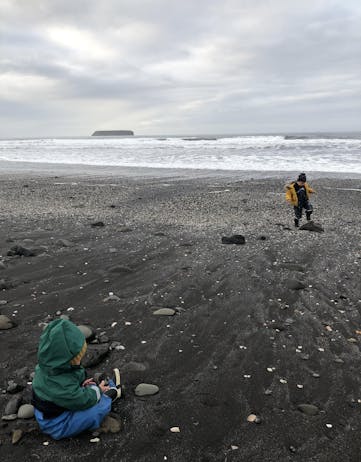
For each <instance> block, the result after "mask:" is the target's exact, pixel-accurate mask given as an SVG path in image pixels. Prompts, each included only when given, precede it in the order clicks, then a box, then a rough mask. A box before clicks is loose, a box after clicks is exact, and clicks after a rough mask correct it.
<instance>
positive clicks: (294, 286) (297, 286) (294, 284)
mask: <svg viewBox="0 0 361 462" xmlns="http://www.w3.org/2000/svg"><path fill="white" fill-rule="evenodd" d="M286 286H287V287H288V288H289V289H291V290H302V289H305V288H306V286H305V285H304V284H303V283H302V282H301V281H298V280H297V279H287V281H286Z"/></svg>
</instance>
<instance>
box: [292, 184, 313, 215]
mask: <svg viewBox="0 0 361 462" xmlns="http://www.w3.org/2000/svg"><path fill="white" fill-rule="evenodd" d="M297 197H298V205H297V206H295V207H293V209H294V211H295V217H296V218H297V220H300V219H301V218H302V210H303V209H305V210H306V217H307V220H309V219H310V217H311V213H312V212H313V207H312V205H311V204H310V202H309V200H308V199H307V195H306V192H305V191H304V190H300V191H298V193H297Z"/></svg>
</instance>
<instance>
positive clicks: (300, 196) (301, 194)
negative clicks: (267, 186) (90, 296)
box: [286, 173, 315, 227]
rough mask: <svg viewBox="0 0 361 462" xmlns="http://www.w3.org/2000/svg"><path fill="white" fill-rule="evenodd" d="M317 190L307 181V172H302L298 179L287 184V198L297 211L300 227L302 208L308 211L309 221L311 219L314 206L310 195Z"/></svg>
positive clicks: (307, 217) (297, 223)
mask: <svg viewBox="0 0 361 462" xmlns="http://www.w3.org/2000/svg"><path fill="white" fill-rule="evenodd" d="M314 192H315V191H314V190H313V189H312V188H311V187H310V185H309V184H308V183H307V182H306V174H305V173H300V174H299V175H298V178H297V181H294V182H292V183H290V184H288V185H287V186H286V200H287V201H288V202H289V203H290V204H291V205H293V209H294V212H295V226H296V227H298V226H299V223H300V219H301V218H302V210H303V209H305V211H306V219H307V221H309V220H311V214H312V212H313V207H312V205H311V204H310V202H309V198H310V195H311V194H312V193H314Z"/></svg>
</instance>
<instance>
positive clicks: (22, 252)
mask: <svg viewBox="0 0 361 462" xmlns="http://www.w3.org/2000/svg"><path fill="white" fill-rule="evenodd" d="M7 254H8V256H9V257H14V256H15V255H19V256H20V257H35V252H34V251H33V250H32V249H27V248H26V247H23V246H21V245H14V246H13V247H11V249H10V250H9V251H8V253H7Z"/></svg>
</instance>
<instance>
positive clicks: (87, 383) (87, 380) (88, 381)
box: [81, 377, 96, 387]
mask: <svg viewBox="0 0 361 462" xmlns="http://www.w3.org/2000/svg"><path fill="white" fill-rule="evenodd" d="M87 385H96V383H95V382H94V379H93V377H91V378H90V379H86V380H84V382H83V383H82V384H81V386H82V387H86V386H87Z"/></svg>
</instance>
